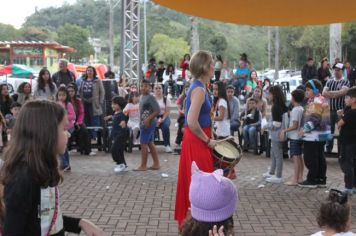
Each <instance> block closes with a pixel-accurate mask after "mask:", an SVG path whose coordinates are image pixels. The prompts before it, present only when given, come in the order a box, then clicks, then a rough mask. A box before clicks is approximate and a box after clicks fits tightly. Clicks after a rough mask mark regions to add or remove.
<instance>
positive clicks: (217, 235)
mask: <svg viewBox="0 0 356 236" xmlns="http://www.w3.org/2000/svg"><path fill="white" fill-rule="evenodd" d="M209 236H225V234H224V226H223V225H222V226H221V227H220V228H219V230H218V227H217V226H216V225H214V227H213V230H209Z"/></svg>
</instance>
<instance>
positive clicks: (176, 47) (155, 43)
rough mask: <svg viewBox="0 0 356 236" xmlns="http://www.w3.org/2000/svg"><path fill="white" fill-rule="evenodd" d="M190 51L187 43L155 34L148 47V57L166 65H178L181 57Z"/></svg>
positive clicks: (179, 39)
mask: <svg viewBox="0 0 356 236" xmlns="http://www.w3.org/2000/svg"><path fill="white" fill-rule="evenodd" d="M189 51H190V46H189V45H188V43H187V41H185V40H184V39H182V38H178V39H174V38H170V37H169V36H167V35H165V34H155V35H154V36H153V38H152V40H151V43H150V47H149V55H150V56H153V57H155V58H156V59H157V60H163V61H165V62H166V63H172V64H178V63H179V60H180V59H181V58H182V56H183V55H184V54H185V53H187V52H189Z"/></svg>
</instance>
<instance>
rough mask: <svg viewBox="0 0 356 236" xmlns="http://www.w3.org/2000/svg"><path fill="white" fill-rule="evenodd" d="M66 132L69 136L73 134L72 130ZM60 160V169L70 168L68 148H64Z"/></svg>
mask: <svg viewBox="0 0 356 236" xmlns="http://www.w3.org/2000/svg"><path fill="white" fill-rule="evenodd" d="M68 132H69V133H70V134H72V133H73V132H74V128H72V129H69V130H68ZM60 158H61V167H62V168H66V167H68V166H70V160H69V152H68V147H66V150H65V152H64V154H63V155H61V156H60Z"/></svg>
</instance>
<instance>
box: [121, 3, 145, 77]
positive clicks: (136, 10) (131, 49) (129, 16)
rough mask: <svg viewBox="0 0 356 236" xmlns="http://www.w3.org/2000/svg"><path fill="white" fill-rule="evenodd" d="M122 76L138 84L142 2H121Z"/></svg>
mask: <svg viewBox="0 0 356 236" xmlns="http://www.w3.org/2000/svg"><path fill="white" fill-rule="evenodd" d="M121 4H122V8H121V9H122V17H123V19H122V26H123V27H122V30H121V50H120V74H121V75H124V76H125V77H126V78H128V79H129V81H135V82H138V80H139V78H140V76H141V68H140V0H121Z"/></svg>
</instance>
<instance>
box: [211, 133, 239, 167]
mask: <svg viewBox="0 0 356 236" xmlns="http://www.w3.org/2000/svg"><path fill="white" fill-rule="evenodd" d="M213 156H214V158H215V162H216V166H220V167H229V168H233V167H234V166H236V165H237V164H238V163H239V162H240V160H241V159H242V150H241V147H240V145H238V144H237V143H236V142H235V140H234V139H233V138H232V139H228V140H223V141H220V142H218V143H217V145H216V146H215V147H214V150H213Z"/></svg>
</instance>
